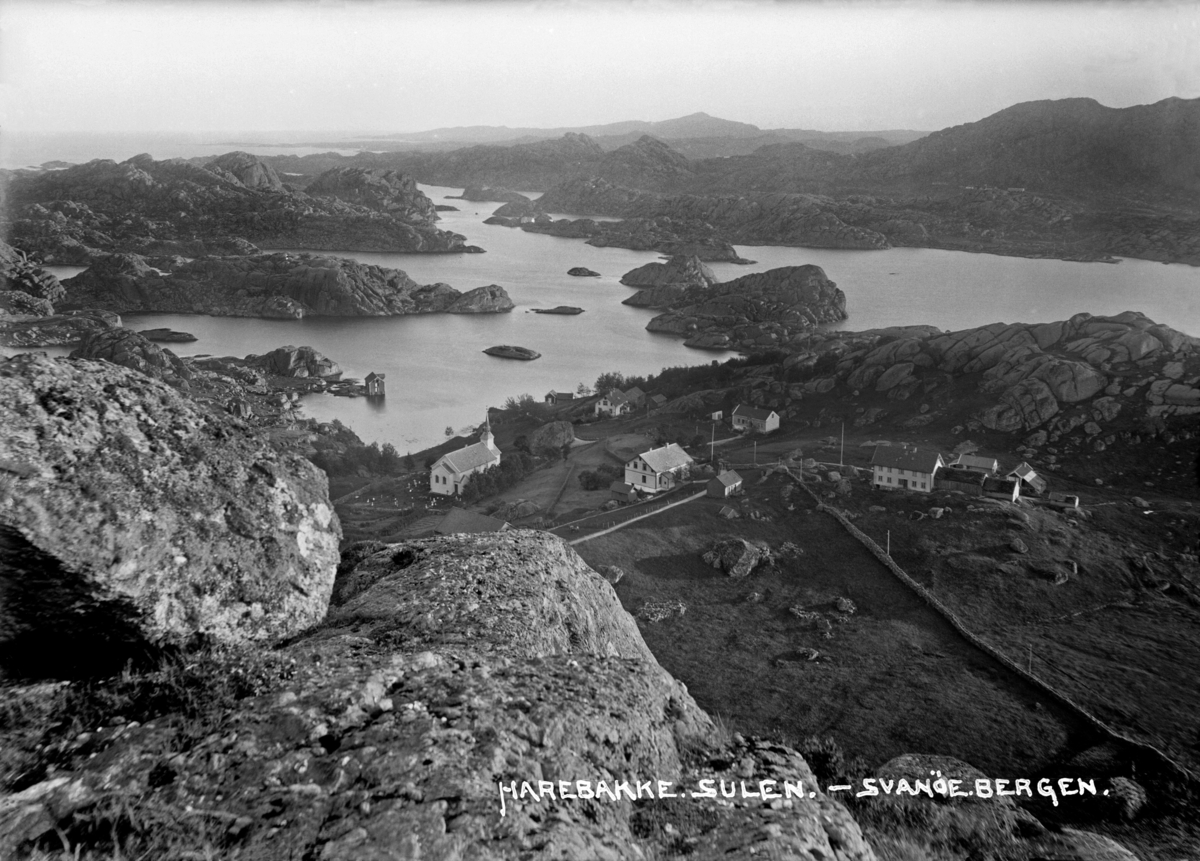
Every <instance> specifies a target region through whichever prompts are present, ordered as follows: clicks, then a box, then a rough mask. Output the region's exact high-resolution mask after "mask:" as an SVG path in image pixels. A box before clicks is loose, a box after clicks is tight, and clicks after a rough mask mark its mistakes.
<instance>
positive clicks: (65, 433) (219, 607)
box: [0, 342, 341, 662]
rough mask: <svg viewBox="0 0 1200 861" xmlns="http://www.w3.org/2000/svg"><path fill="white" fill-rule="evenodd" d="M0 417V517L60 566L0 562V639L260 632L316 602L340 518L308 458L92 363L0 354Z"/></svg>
mask: <svg viewBox="0 0 1200 861" xmlns="http://www.w3.org/2000/svg"><path fill="white" fill-rule="evenodd" d="M147 343H148V342H147ZM155 349H157V348H155ZM0 427H3V428H4V432H3V433H2V434H0V478H2V479H3V481H2V482H0V522H2V523H4V524H6V525H7V526H9V527H11V528H13V529H15V530H16V531H17V532H19V533H20V535H21V536H22V537H23V539H24V540H26V541H27V542H29V544H30V545H31V546H32V548H33V549H34V550H36V552H37V553H39V554H42V555H43V556H44V557H45V558H47V559H50V560H53V562H54V563H55V564H57V565H59V566H61V569H62V577H61V579H59V580H57V581H55V582H51V583H47V582H41V579H39V578H42V579H44V578H43V577H42V575H37V571H33V572H26V576H24V577H21V578H19V579H18V580H17V581H16V582H14V581H13V579H12V569H10V568H8V567H6V566H0V568H3V569H4V571H5V572H6V573H5V574H3V575H0V577H2V578H3V579H4V581H5V582H3V583H2V584H0V591H2V592H3V593H4V595H5V608H4V613H5V615H6V616H7V618H8V624H6V625H5V626H4V634H3V638H4V642H3V646H4V647H5V648H4V652H5V653H6V654H8V655H17V656H18V657H19V658H20V659H21V660H22V661H31V662H36V661H38V660H41V659H42V658H43V657H45V656H43V655H38V654H36V653H37V650H38V649H39V648H44V647H46V646H47V645H49V644H50V643H51V642H53V646H54V648H53V652H54V653H55V655H56V656H57V657H60V658H64V659H65V660H71V659H74V660H78V661H83V662H86V661H87V660H88V659H89V657H90V656H89V655H88V654H86V650H87V648H95V647H96V643H92V644H91V645H90V646H80V647H78V648H79V650H80V651H81V652H82V653H81V654H77V655H72V652H73V651H75V649H73V648H72V646H71V645H70V644H71V643H72V642H74V640H73V638H80V639H83V640H85V641H86V638H87V637H88V636H89V635H90V636H91V637H93V638H99V639H100V640H101V641H103V640H104V638H105V637H108V636H112V637H113V638H117V636H118V635H117V634H116V633H115V631H116V630H123V631H127V632H128V636H129V638H130V639H131V640H132V641H143V642H148V643H162V642H170V641H174V642H178V641H181V640H184V639H187V638H188V637H191V636H192V635H194V634H197V633H201V634H204V635H207V636H209V637H212V638H214V639H216V640H217V641H223V642H228V643H249V642H256V641H271V640H275V639H278V638H279V637H282V636H286V635H289V634H292V633H295V632H297V631H299V630H301V629H303V628H305V627H307V626H309V625H311V624H313V623H315V622H316V621H317V620H318V619H320V618H321V616H322V615H323V614H324V612H325V608H326V605H327V602H328V599H329V595H330V592H331V589H332V587H333V575H334V570H335V568H336V566H337V561H338V542H339V540H340V538H341V529H340V527H339V525H338V521H337V517H336V516H335V515H334V513H333V508H332V506H331V505H330V504H329V499H328V490H327V485H326V480H325V476H324V475H323V474H322V473H321V472H320V470H318V469H317V468H316V467H314V466H312V465H311V464H310V463H309V462H308V461H306V460H304V459H302V458H300V457H297V456H294V455H281V454H278V453H276V452H275V451H274V450H273V449H272V448H271V447H270V446H269V445H268V444H267V443H266V442H265V441H264V440H262V439H261V438H257V437H254V436H252V435H250V434H249V433H247V432H246V431H245V430H244V429H239V428H238V427H237V426H235V425H234V424H233V422H232V420H230V419H228V418H226V417H222V416H219V415H214V414H211V413H207V412H204V411H202V410H200V409H198V408H197V407H196V406H195V405H194V404H193V403H192V402H191V401H190V400H188V399H187V398H185V397H183V396H181V395H180V394H178V393H177V392H176V391H174V390H173V389H171V388H170V387H168V386H166V385H164V384H163V383H161V382H158V381H156V380H152V379H150V378H149V377H147V376H145V375H144V374H141V373H137V372H134V371H130V370H128V369H125V368H120V367H115V366H113V365H111V364H109V363H104V362H91V361H68V360H51V359H47V358H45V357H41V356H37V355H24V356H18V357H16V358H13V359H9V360H7V361H2V362H0ZM35 575H37V576H35ZM109 629H112V631H111V632H110V633H106V631H109Z"/></svg>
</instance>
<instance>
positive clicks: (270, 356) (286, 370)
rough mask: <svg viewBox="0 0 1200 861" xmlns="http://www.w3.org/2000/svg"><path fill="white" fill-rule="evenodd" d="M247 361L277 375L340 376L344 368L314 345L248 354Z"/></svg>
mask: <svg viewBox="0 0 1200 861" xmlns="http://www.w3.org/2000/svg"><path fill="white" fill-rule="evenodd" d="M246 363H247V364H248V365H251V366H252V367H257V368H262V369H263V370H264V371H266V372H267V373H268V374H274V375H275V376H277V377H339V376H341V373H342V369H341V367H340V366H339V365H338V363H337V362H335V361H333V360H332V359H327V358H326V357H325V356H324V355H322V354H321V353H318V352H317V351H316V350H314V349H313V348H312V347H293V346H291V345H290V344H289V345H288V346H286V347H278V348H276V349H274V350H272V351H271V352H269V353H264V354H263V355H261V356H247V357H246Z"/></svg>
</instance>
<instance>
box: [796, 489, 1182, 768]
mask: <svg viewBox="0 0 1200 861" xmlns="http://www.w3.org/2000/svg"><path fill="white" fill-rule="evenodd" d="M788 474H789V475H791V472H790V471H789V473H788ZM792 478H793V479H794V480H796V481H797V483H798V484H799V485H800V488H801V489H802V490H804V492H805V493H807V494H808V495H809V496H810V497H812V500H813V502H815V503H816V505H817V510H818V511H823V512H825V513H827V514H829V515H830V516H831V517H833V518H834V519H835V520H837V521H838V522H839V523H840V524H842V526H843V527H845V529H846V531H847V532H849V533H850V535H852V536H853V537H854V538H855V539H857V540H858V542H859V543H860V544H862V545H863V546H864V547H866V548H867V550H868V551H869V552H870V553H871V555H872V556H874V557H875V558H876V559H878V560H879V562H880V563H882V564H883V566H884V567H885V568H887V569H888V571H890V572H891V573H892V574H893V575H894V576H895V577H896V579H897V580H899V581H900V582H901V583H903V584H904V585H905V586H907V587H908V588H909V589H910V590H912V591H913V592H914V593H915V594H916V595H917V597H918V598H920V599H921V600H923V601H924V602H925V603H926V604H928V605H929V606H930V607H931V608H932V609H933V610H934V612H936V613H937V614H938V615H940V616H941V617H942V618H943V619H945V620H946V621H947V622H949V623H950V625H951V627H953V628H954V630H956V631H957V632H958V633H959V634H960V635H961V636H962V637H963V638H964V639H966V640H967V642H969V643H970V644H971V645H973V646H975V648H977V649H979V650H980V651H982V652H984V653H985V654H987V655H988V656H990V657H992V658H994V659H995V660H997V661H999V662H1000V663H1002V664H1004V666H1006V667H1007V668H1008V669H1010V670H1012V671H1013V672H1014V673H1016V674H1017V675H1018V676H1020V677H1021V678H1022V679H1024V680H1025V681H1027V682H1029V683H1030V684H1032V685H1034V686H1035V687H1037V688H1039V689H1040V690H1042V691H1044V692H1045V693H1046V694H1048V695H1050V696H1051V697H1053V698H1054V699H1055V700H1057V701H1058V702H1059V703H1060V704H1061V705H1063V706H1065V707H1066V708H1067V709H1068V710H1069V711H1071V712H1073V713H1074V714H1076V715H1077V716H1078V717H1080V718H1081V719H1083V721H1084V722H1085V723H1087V724H1088V725H1089V726H1091V727H1092V728H1093V729H1095V730H1096V731H1097V732H1099V733H1100V734H1102V735H1103V736H1105V737H1106V738H1108V739H1111V740H1114V741H1119V742H1122V743H1123V744H1126V745H1129V746H1130V747H1132V748H1134V749H1136V750H1138V751H1140V752H1141V753H1143V754H1148V755H1150V756H1151V757H1153V758H1154V759H1156V760H1158V761H1159V762H1160V763H1162V764H1163V765H1165V766H1166V768H1167V770H1168V771H1172V772H1174V773H1176V774H1177V775H1179V776H1181V777H1183V778H1184V779H1185V780H1187V781H1188V782H1190V783H1192V784H1200V777H1198V776H1197V775H1196V774H1195V773H1194V772H1192V771H1191V770H1189V769H1187V768H1185V767H1184V766H1182V765H1180V764H1179V763H1177V762H1176V761H1175V760H1173V759H1171V757H1169V756H1167V754H1166V753H1164V752H1163V751H1161V750H1159V749H1158V748H1157V747H1155V746H1154V745H1151V744H1148V743H1146V742H1143V741H1137V740H1135V739H1132V738H1129V737H1128V736H1126V735H1125V734H1123V733H1121V732H1119V731H1118V730H1117V729H1115V728H1114V727H1111V726H1109V725H1108V724H1106V723H1105V722H1104V721H1102V720H1100V718H1098V717H1096V716H1095V715H1093V714H1092V713H1091V712H1089V711H1088V710H1087V709H1085V708H1084V707H1083V706H1081V705H1080V704H1079V703H1077V702H1075V700H1073V699H1071V697H1070V696H1068V695H1067V694H1065V693H1063V692H1062V691H1060V690H1058V689H1057V688H1055V687H1053V686H1052V685H1051V684H1050V683H1049V682H1047V681H1045V680H1044V679H1042V678H1040V677H1039V676H1036V675H1034V674H1033V673H1032V672H1029V671H1027V670H1026V669H1025V668H1024V667H1022V666H1021V665H1020V664H1018V663H1017V662H1016V661H1014V660H1013V659H1012V658H1010V657H1008V655H1006V654H1004V653H1003V652H1001V651H1000V650H999V649H997V648H996V647H995V646H993V645H992V644H991V643H989V642H987V641H986V640H984V639H982V638H980V637H978V636H977V635H975V634H974V633H972V632H971V631H970V630H969V629H968V628H967V627H966V626H965V625H964V624H963V623H962V621H961V620H960V619H959V618H958V616H957V615H956V614H955V613H954V612H953V611H952V610H951V609H950V608H949V607H947V606H946V605H945V604H943V603H942V602H941V601H940V600H939V599H938V598H937V597H936V596H935V595H934V594H933V593H932V592H930V591H929V590H928V589H926V588H925V587H924V586H922V585H921V584H920V583H918V582H917V581H916V580H914V579H913V578H912V577H910V576H909V574H908V572H906V571H905V570H904V569H903V568H901V567H900V566H899V565H898V564H896V562H895V561H894V560H893V559H892V557H891V556H889V555H888V553H887V552H886V551H885V550H884V549H883V548H882V547H880V546H879V545H878V544H877V543H876V542H875V540H874V539H873V538H871V536H869V535H867V534H866V533H865V532H863V531H862V530H861V529H859V528H858V527H857V526H855V525H854V524H853V523H851V522H850V520H849V518H847V517H846V515H845V514H843V513H842V512H841V511H839V510H838V509H837V508H834V507H833V506H831V505H826V504H825V503H824V502H822V501H821V500H820V499H819V498H818V497H817V495H816V494H815V493H813V492H812V490H810V489H809V488H808V487H807V486H806V485H805V484H804V482H803V481H800V480H798V479H796V477H795V476H794V475H792Z"/></svg>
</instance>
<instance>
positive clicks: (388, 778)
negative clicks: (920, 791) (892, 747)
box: [0, 530, 874, 861]
mask: <svg viewBox="0 0 1200 861" xmlns="http://www.w3.org/2000/svg"><path fill="white" fill-rule="evenodd" d="M355 556H356V560H357V561H356V562H354V563H353V564H352V565H350V566H349V567H348V568H346V570H344V571H343V573H342V575H341V576H340V577H339V583H338V588H339V600H340V604H339V605H338V606H336V607H334V608H333V609H332V610H331V612H330V615H329V618H328V619H327V620H326V622H325V624H324V625H322V626H321V628H320V629H316V630H314V631H313V632H311V633H310V634H307V635H305V636H304V637H302V638H300V639H298V640H297V641H295V642H293V643H291V644H290V645H289V646H288V647H287V649H286V652H285V654H287V655H290V656H292V657H295V658H296V664H295V673H294V675H293V676H292V678H291V679H290V680H289V681H288V682H287V683H286V684H287V689H286V690H280V691H275V692H272V693H271V694H269V695H265V696H261V697H258V698H257V699H254V700H251V701H244V703H243V704H242V705H240V706H239V707H237V708H236V709H234V710H233V711H231V712H230V713H228V714H227V715H226V717H225V720H224V722H223V724H222V726H223V729H222V732H220V733H213V734H212V735H211V736H209V737H207V738H206V739H204V740H203V741H200V742H199V743H198V744H197V745H196V746H195V747H194V748H192V749H189V751H188V752H187V754H186V755H184V756H176V757H174V758H173V759H171V763H172V768H173V769H174V770H175V771H174V774H175V779H174V781H173V782H172V783H171V784H170V785H167V786H164V785H162V784H161V782H158V783H156V782H155V781H153V780H152V779H148V776H147V775H148V774H149V771H150V770H149V769H148V767H147V765H148V763H151V762H159V761H162V760H164V759H165V758H166V757H167V756H169V755H170V751H171V750H172V749H173V748H172V747H171V745H172V744H173V743H174V736H173V733H172V732H171V730H170V727H169V724H168V723H167V722H166V721H149V722H148V723H146V724H144V725H143V726H140V727H135V728H131V729H129V730H127V731H126V732H124V733H123V734H122V736H121V738H120V739H119V740H117V741H116V742H115V743H114V744H112V745H111V746H110V747H109V748H108V749H107V750H106V751H105V753H104V755H103V756H102V757H97V758H94V759H87V758H85V757H79V758H78V759H77V760H76V762H77V763H78V767H77V768H76V770H75V771H74V772H72V773H71V774H69V775H66V774H63V775H56V776H55V777H53V778H51V779H49V780H47V781H44V782H43V783H41V784H38V785H37V786H35V787H31V788H30V789H28V790H26V791H25V794H24V795H22V796H21V797H19V798H16V797H13V798H11V803H10V804H9V808H10V809H13V810H19V811H20V812H21V813H22V814H23V816H24V818H23V819H22V820H20V821H19V822H16V823H14V824H15V825H18V826H20V828H21V829H23V835H22V836H25V835H28V836H30V837H31V836H32V835H35V834H37V833H39V829H40V830H43V831H44V830H46V829H48V828H52V827H54V826H56V825H57V826H58V827H60V828H62V829H64V831H65V832H68V833H69V831H70V828H71V811H72V810H74V809H76V808H78V807H79V804H78V803H76V804H75V805H74V806H72V804H70V803H69V801H70V798H69V797H66V796H67V793H68V791H69V792H70V793H71V794H72V796H71V797H74V798H86V799H94V798H95V796H96V794H98V793H101V792H111V791H113V789H111V788H115V789H116V790H117V791H120V792H122V793H136V797H138V798H142V799H146V800H147V801H148V803H151V804H153V803H156V802H158V801H160V800H165V799H167V798H170V799H171V800H172V802H173V803H176V804H180V803H183V801H184V797H185V796H183V795H181V793H186V798H187V799H189V800H190V799H193V798H197V797H198V795H199V794H203V795H204V796H205V797H206V798H207V799H216V798H220V799H221V800H220V801H219V802H214V801H209V802H208V804H209V807H208V808H206V809H209V810H211V809H216V810H219V811H220V812H221V814H222V815H223V817H224V818H223V819H222V821H226V820H227V821H229V822H231V823H235V825H236V826H237V827H236V831H235V832H233V833H234V834H235V835H236V836H233V837H229V836H226V838H225V839H226V841H227V845H228V846H230V848H232V846H236V847H238V849H239V850H240V854H241V857H246V858H321V859H327V861H359V859H365V858H380V859H382V858H392V857H396V858H400V857H414V858H415V857H418V856H419V857H421V858H439V859H440V858H461V859H476V858H478V859H493V861H502V859H518V858H530V857H543V858H571V859H575V858H579V859H592V858H595V859H601V858H603V859H612V861H624V859H629V861H633V859H645V858H647V857H651V858H652V857H668V855H669V854H674V850H673V849H671V847H676V846H678V845H679V844H680V842H681V841H686V842H687V845H688V846H689V857H691V858H696V859H701V861H704V859H717V858H731V857H746V856H747V855H748V854H749V853H750V850H751V849H754V850H755V853H754V854H758V855H759V857H803V858H824V859H829V861H873V859H874V854H873V852H872V850H871V848H870V847H869V846H868V845H867V843H866V842H865V840H864V839H863V836H862V832H861V831H860V829H859V827H858V825H857V824H856V823H855V822H854V820H853V819H852V818H851V816H850V814H849V813H848V812H847V810H846V809H845V807H843V806H842V805H841V804H840V803H839V802H837V801H835V800H833V799H831V798H830V797H828V796H826V795H825V794H824V793H823V792H821V791H820V787H819V786H818V785H817V782H816V780H815V778H814V776H813V773H812V771H811V770H810V769H809V768H808V766H807V764H806V763H805V762H804V760H803V758H802V757H801V756H800V755H799V754H797V753H796V752H795V751H794V750H791V749H789V748H785V747H782V746H780V745H775V744H770V743H765V742H759V741H755V740H750V741H745V740H742V739H740V738H738V737H735V739H734V741H733V742H728V741H722V740H720V739H719V738H718V736H717V734H716V733H715V731H714V726H713V724H712V722H711V721H710V720H709V718H708V716H707V715H705V714H704V712H703V711H701V710H700V709H699V708H698V707H697V705H696V703H695V701H694V700H693V699H692V697H691V696H690V695H689V694H688V693H687V690H686V689H685V688H684V687H683V686H682V685H681V684H679V683H678V682H676V681H675V680H674V679H672V678H671V676H670V675H669V674H668V673H666V672H665V671H664V670H663V669H662V668H661V667H659V666H658V664H657V662H655V660H654V658H653V657H652V656H651V654H650V651H649V649H648V648H647V647H646V645H645V643H644V642H643V640H642V638H641V635H640V633H639V631H638V627H637V624H636V623H635V622H634V620H633V619H632V618H631V617H630V616H629V615H628V614H627V613H626V612H625V611H624V609H623V608H622V607H621V604H620V602H619V601H618V599H617V597H616V594H615V592H614V591H613V588H612V586H611V585H610V584H609V583H608V582H606V581H605V579H604V578H602V577H601V576H600V575H598V574H597V573H595V572H594V571H592V570H591V569H590V568H589V567H588V566H587V565H586V564H584V563H583V561H582V560H580V559H579V557H578V556H577V555H576V554H575V553H574V551H573V550H571V549H570V547H569V546H567V545H566V543H565V542H563V541H562V540H561V539H559V538H557V537H555V536H553V535H549V534H547V533H542V532H533V531H527V530H512V531H508V532H504V533H493V534H489V535H455V536H447V537H444V538H437V539H428V540H422V541H412V542H405V543H401V544H393V545H377V544H372V545H370V546H366V547H364V548H363V549H362V552H360V553H356V554H355ZM214 763H217V764H219V765H218V766H217V767H214V765H213V764H214ZM701 778H711V779H713V780H722V779H723V780H725V781H726V785H735V786H736V785H737V781H745V783H746V786H747V787H748V788H750V789H755V790H756V789H757V788H758V786H759V781H767V780H770V781H775V784H774V786H775V787H776V789H777V790H778V791H780V792H782V788H783V785H784V781H790V782H791V783H792V785H793V787H801V788H802V789H803V790H804V792H803V793H802V794H803V797H794V798H793V799H792V801H791V804H790V805H789V806H787V807H784V806H783V803H782V802H781V801H780V802H776V803H775V804H774V806H772V802H771V801H764V800H762V799H747V800H746V801H744V802H740V803H738V804H736V805H734V804H728V803H725V804H722V803H719V800H718V799H703V798H692V797H691V795H690V791H691V790H695V789H697V787H698V781H699V780H700V779H701ZM55 780H58V782H57V783H55V782H54V781H55ZM659 780H662V781H668V782H670V783H669V785H668V787H667V788H668V791H671V792H674V793H675V794H676V796H677V797H675V798H669V799H657V798H656V799H654V800H650V799H648V798H647V795H645V794H643V795H642V801H640V802H639V803H637V804H636V805H635V804H632V803H630V801H629V800H628V799H627V798H626V797H625V796H624V795H623V796H622V798H623V799H624V800H621V801H616V800H611V799H609V798H608V797H607V796H605V795H603V794H601V795H600V796H599V798H596V799H587V798H579V797H577V796H578V795H580V794H581V793H580V792H579V785H580V784H579V781H584V782H585V785H586V786H589V787H591V788H593V789H596V790H597V791H599V789H598V783H599V781H604V784H605V787H606V790H605V791H610V788H611V787H613V786H614V785H616V784H617V783H628V784H629V786H630V787H631V790H632V791H634V792H637V789H636V787H637V785H638V784H639V783H641V784H645V783H646V782H647V781H651V782H652V785H653V787H654V792H655V794H656V795H657V793H658V791H659V787H658V784H657V783H656V781H659ZM539 781H550V782H551V783H549V784H539ZM526 782H529V783H530V786H529V787H526V788H525V794H524V797H522V798H516V799H514V798H513V790H514V789H515V791H516V793H517V794H520V793H521V791H522V784H523V783H526ZM502 786H503V787H504V788H505V797H504V801H503V805H502V803H501V789H500V788H501V787H502ZM548 786H552V787H553V791H554V796H553V797H550V796H549V794H548V793H547V794H546V795H545V796H544V797H541V798H540V799H539V798H538V797H535V796H533V795H531V794H530V790H533V791H535V792H536V791H538V790H539V788H540V789H543V790H544V789H546V788H547V787H548ZM564 787H565V788H566V790H567V794H568V797H567V798H562V797H560V793H561V791H562V789H563V788H564ZM647 791H649V790H648V789H645V790H643V793H645V792H647ZM810 793H811V794H810ZM4 801H10V799H0V805H3V802H4ZM197 803H198V802H197ZM4 809H5V808H3V807H2V806H0V821H3V820H2V817H3V815H4V813H3V811H4ZM63 811H66V812H65V813H64V812H63ZM334 811H336V813H335V812H334ZM41 817H44V819H43V818H41ZM666 823H671V824H670V825H669V826H668V825H665V824H666ZM17 830H18V829H17V828H10V829H9V832H8V833H9V834H10V835H12V834H13V833H14V832H17ZM51 833H53V832H51ZM9 839H10V842H15V841H13V838H12V837H11V836H10V838H9ZM19 839H20V838H18V840H19ZM25 839H29V838H28V837H26V838H25ZM410 850H411V851H410ZM531 853H533V854H532V855H531Z"/></svg>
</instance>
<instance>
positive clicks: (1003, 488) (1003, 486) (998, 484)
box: [983, 476, 1020, 493]
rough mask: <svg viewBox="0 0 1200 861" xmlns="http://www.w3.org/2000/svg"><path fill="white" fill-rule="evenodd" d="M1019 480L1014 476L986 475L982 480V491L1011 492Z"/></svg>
mask: <svg viewBox="0 0 1200 861" xmlns="http://www.w3.org/2000/svg"><path fill="white" fill-rule="evenodd" d="M1019 484H1020V482H1019V481H1017V480H1016V479H1015V478H998V477H993V476H988V477H987V478H985V479H984V480H983V491H984V493H1012V491H1013V487H1015V486H1017V485H1019Z"/></svg>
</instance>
